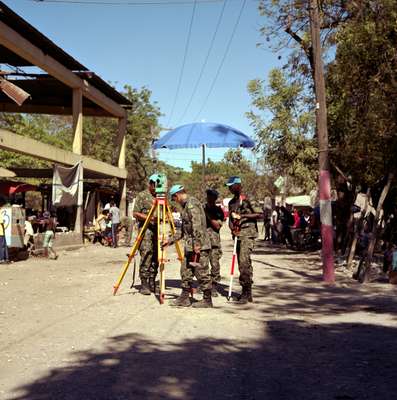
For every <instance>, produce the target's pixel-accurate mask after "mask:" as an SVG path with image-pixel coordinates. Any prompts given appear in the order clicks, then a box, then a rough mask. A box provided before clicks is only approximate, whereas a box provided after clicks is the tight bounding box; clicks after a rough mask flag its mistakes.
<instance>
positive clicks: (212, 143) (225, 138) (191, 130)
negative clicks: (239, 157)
mask: <svg viewBox="0 0 397 400" xmlns="http://www.w3.org/2000/svg"><path fill="white" fill-rule="evenodd" d="M202 146H206V147H212V148H215V147H232V148H236V147H254V146H255V142H254V141H253V140H252V139H251V138H250V137H249V136H247V135H245V134H244V133H243V132H240V131H239V130H237V129H235V128H232V127H230V126H227V125H223V124H217V123H211V122H196V123H194V124H187V125H182V126H180V127H178V128H176V129H173V130H172V131H169V132H168V133H166V134H165V135H164V136H163V137H162V138H160V139H159V140H156V141H155V142H154V143H153V148H154V149H161V148H167V149H186V148H194V147H202Z"/></svg>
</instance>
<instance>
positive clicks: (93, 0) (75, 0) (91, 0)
mask: <svg viewBox="0 0 397 400" xmlns="http://www.w3.org/2000/svg"><path fill="white" fill-rule="evenodd" d="M27 1H30V2H34V3H53V4H57V3H58V4H78V5H104V6H168V5H191V4H194V3H202V4H213V3H220V2H222V1H223V0H195V1H189V0H181V1H177V0H164V1H131V0H129V1H106V0H104V1H101V0H87V1H86V0H27Z"/></svg>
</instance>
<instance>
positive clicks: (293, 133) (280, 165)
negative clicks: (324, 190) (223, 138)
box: [247, 69, 317, 190]
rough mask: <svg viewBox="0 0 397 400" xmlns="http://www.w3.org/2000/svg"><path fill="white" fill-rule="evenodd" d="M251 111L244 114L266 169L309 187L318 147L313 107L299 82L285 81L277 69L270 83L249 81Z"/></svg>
mask: <svg viewBox="0 0 397 400" xmlns="http://www.w3.org/2000/svg"><path fill="white" fill-rule="evenodd" d="M248 92H249V94H250V96H251V101H252V110H251V111H250V112H248V113H247V117H248V119H249V120H250V124H251V126H252V127H253V128H254V131H255V134H256V136H257V138H258V141H259V144H258V146H257V151H258V152H259V153H260V154H262V155H263V157H264V160H263V161H264V163H265V164H266V165H267V166H268V170H269V171H270V172H271V173H272V174H273V175H275V176H278V175H281V176H288V177H290V178H292V186H299V187H301V188H303V189H306V190H310V189H312V188H313V187H314V185H315V181H316V158H317V150H316V143H315V140H314V138H313V136H314V120H313V107H312V103H311V98H310V97H309V98H308V97H307V95H306V94H305V91H304V87H303V85H302V84H301V83H299V82H298V81H295V82H288V80H287V78H286V76H285V74H284V73H283V72H282V71H281V70H280V69H273V70H272V71H271V72H270V74H269V85H268V87H266V86H265V83H264V82H263V81H262V80H259V79H256V80H252V81H250V82H249V83H248Z"/></svg>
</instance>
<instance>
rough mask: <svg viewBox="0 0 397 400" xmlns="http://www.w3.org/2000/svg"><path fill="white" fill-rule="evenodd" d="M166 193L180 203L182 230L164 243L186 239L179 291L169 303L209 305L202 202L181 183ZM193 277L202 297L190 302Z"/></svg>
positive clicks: (186, 305) (209, 293) (210, 302)
mask: <svg viewBox="0 0 397 400" xmlns="http://www.w3.org/2000/svg"><path fill="white" fill-rule="evenodd" d="M169 194H170V196H171V198H172V200H174V201H176V202H177V203H179V204H180V205H181V206H182V213H181V217H182V230H181V232H180V234H179V235H178V234H176V235H175V236H174V237H173V238H172V240H170V241H167V242H164V243H163V246H167V245H169V244H171V243H173V242H174V241H176V240H179V239H182V238H183V239H184V243H185V249H184V250H185V251H184V253H185V254H184V259H183V262H182V265H181V287H182V293H181V295H180V296H179V297H178V298H177V299H176V300H175V301H174V302H173V303H172V305H173V306H182V307H189V306H190V305H192V306H193V307H197V308H207V307H212V299H211V277H210V275H209V268H208V262H209V252H210V249H211V243H210V240H209V238H208V235H207V223H206V218H205V214H204V209H203V206H202V204H201V203H200V202H199V201H198V200H197V199H196V198H194V197H191V196H188V195H187V193H186V192H185V189H184V187H183V186H182V185H174V186H172V188H171V189H170V192H169ZM194 277H196V279H197V281H198V283H199V285H200V288H201V290H202V291H203V299H202V300H201V301H197V302H195V303H193V304H191V302H190V298H189V295H190V292H191V288H192V283H193V278H194Z"/></svg>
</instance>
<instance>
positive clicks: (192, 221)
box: [175, 196, 211, 251]
mask: <svg viewBox="0 0 397 400" xmlns="http://www.w3.org/2000/svg"><path fill="white" fill-rule="evenodd" d="M181 218H182V230H181V233H180V234H179V235H178V234H177V235H176V236H175V240H179V239H181V238H183V239H184V241H185V250H186V251H193V248H194V245H196V244H197V245H199V246H200V247H201V250H209V249H210V248H211V243H210V240H209V237H208V234H207V222H206V218H205V213H204V209H203V206H202V204H201V203H200V202H199V201H198V200H197V199H196V198H195V197H190V196H189V197H188V198H187V202H186V203H185V205H184V206H183V208H182V212H181Z"/></svg>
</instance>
